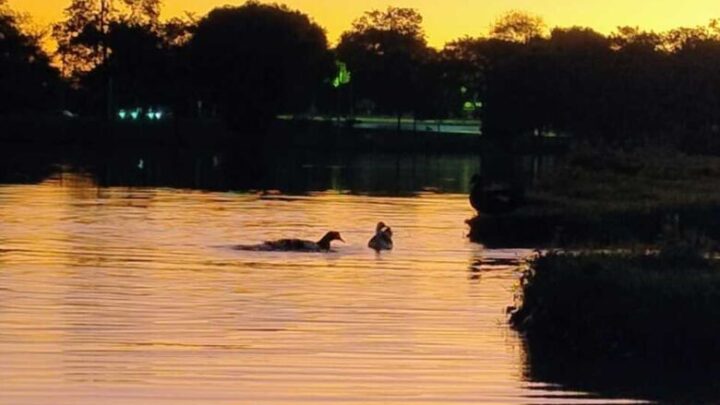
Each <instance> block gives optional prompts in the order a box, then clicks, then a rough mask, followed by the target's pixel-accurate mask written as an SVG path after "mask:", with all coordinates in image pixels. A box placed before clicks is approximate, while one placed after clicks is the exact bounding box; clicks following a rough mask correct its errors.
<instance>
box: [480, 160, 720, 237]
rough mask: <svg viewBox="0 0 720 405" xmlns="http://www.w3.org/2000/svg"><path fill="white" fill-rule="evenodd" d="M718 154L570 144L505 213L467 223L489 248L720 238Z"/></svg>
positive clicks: (481, 216)
mask: <svg viewBox="0 0 720 405" xmlns="http://www.w3.org/2000/svg"><path fill="white" fill-rule="evenodd" d="M718 184H720V158H717V157H707V156H687V155H684V154H681V153H678V152H674V151H667V150H636V151H633V152H622V151H620V152H618V151H613V150H602V149H590V148H585V149H580V150H578V149H576V150H575V151H573V152H571V153H570V154H569V155H568V156H567V157H566V158H564V161H563V164H561V165H559V166H558V167H557V168H556V169H555V170H553V171H552V172H550V173H546V174H545V175H544V176H543V177H542V178H540V179H539V180H538V181H537V183H536V184H534V185H533V186H532V187H531V188H530V189H529V190H528V192H527V195H528V203H527V204H526V205H524V206H523V207H521V208H520V209H518V210H516V211H514V212H512V213H509V214H506V215H497V216H490V215H482V214H480V215H478V216H477V217H476V218H473V219H471V220H469V221H468V223H469V224H470V226H471V231H470V237H471V239H472V240H474V241H477V242H481V243H484V244H486V245H489V246H526V247H527V246H529V247H539V246H546V247H547V246H550V247H567V246H573V247H577V246H580V247H607V246H623V247H627V246H628V245H636V244H637V245H654V244H656V243H657V242H658V240H659V239H660V238H662V237H664V235H667V234H682V236H683V237H684V238H687V237H692V238H695V239H697V240H698V241H699V242H702V243H705V241H706V240H707V239H714V240H720V188H719V187H717V185H718Z"/></svg>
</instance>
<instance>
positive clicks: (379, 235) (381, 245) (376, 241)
mask: <svg viewBox="0 0 720 405" xmlns="http://www.w3.org/2000/svg"><path fill="white" fill-rule="evenodd" d="M368 247H369V248H371V249H375V251H377V252H379V251H381V250H391V249H392V248H393V241H392V228H390V227H389V226H387V225H385V223H383V222H378V224H377V227H376V228H375V235H374V236H373V237H372V238H370V240H369V241H368Z"/></svg>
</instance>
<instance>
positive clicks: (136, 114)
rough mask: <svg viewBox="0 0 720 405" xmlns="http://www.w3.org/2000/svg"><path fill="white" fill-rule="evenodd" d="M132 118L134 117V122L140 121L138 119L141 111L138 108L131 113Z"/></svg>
mask: <svg viewBox="0 0 720 405" xmlns="http://www.w3.org/2000/svg"><path fill="white" fill-rule="evenodd" d="M130 116H131V117H132V119H133V120H136V119H138V117H139V116H140V109H139V108H136V109H135V110H133V111H130Z"/></svg>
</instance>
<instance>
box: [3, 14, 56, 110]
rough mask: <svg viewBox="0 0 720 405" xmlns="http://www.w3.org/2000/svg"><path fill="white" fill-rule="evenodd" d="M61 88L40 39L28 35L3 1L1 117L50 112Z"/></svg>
mask: <svg viewBox="0 0 720 405" xmlns="http://www.w3.org/2000/svg"><path fill="white" fill-rule="evenodd" d="M58 86H59V82H58V72H57V71H56V69H54V68H52V67H51V66H50V58H49V57H48V56H47V55H46V54H45V52H43V51H42V49H41V47H40V44H39V41H38V38H36V37H33V36H31V35H28V34H26V33H24V32H23V31H22V30H21V29H20V28H19V24H18V18H17V16H16V15H15V14H14V13H13V12H11V11H10V10H9V9H7V8H6V6H5V4H4V1H0V94H1V95H2V96H1V97H0V114H2V113H8V112H18V111H37V110H45V109H49V108H51V107H53V105H54V104H55V94H56V90H57V88H58Z"/></svg>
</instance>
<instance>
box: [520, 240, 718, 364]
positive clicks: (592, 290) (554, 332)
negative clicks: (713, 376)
mask: <svg viewBox="0 0 720 405" xmlns="http://www.w3.org/2000/svg"><path fill="white" fill-rule="evenodd" d="M511 322H512V324H513V325H514V327H515V328H517V329H518V330H520V331H521V332H523V333H524V335H525V336H526V338H527V342H528V345H529V346H530V352H531V353H532V352H536V353H538V352H539V353H545V354H546V355H548V354H549V353H557V354H559V355H561V356H563V357H568V356H569V357H572V358H577V359H584V360H593V359H604V360H607V359H642V360H646V361H650V362H651V363H653V364H655V363H658V364H661V365H665V366H667V365H672V364H697V363H705V362H709V363H716V362H717V360H718V359H720V340H718V338H717V337H718V336H720V265H719V264H718V263H716V262H715V261H714V260H708V259H704V258H702V257H700V256H698V255H695V254H693V253H692V251H688V250H678V249H677V248H675V247H674V248H672V249H666V250H664V251H662V252H661V253H658V254H652V255H648V254H598V253H592V254H590V253H589V254H579V255H576V254H554V253H550V254H546V255H543V256H541V257H538V258H537V259H536V260H534V262H532V263H531V265H530V268H529V270H528V271H527V274H526V277H525V278H524V282H523V285H522V304H521V305H520V307H519V309H518V311H517V312H515V313H514V314H513V316H512V318H511Z"/></svg>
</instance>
